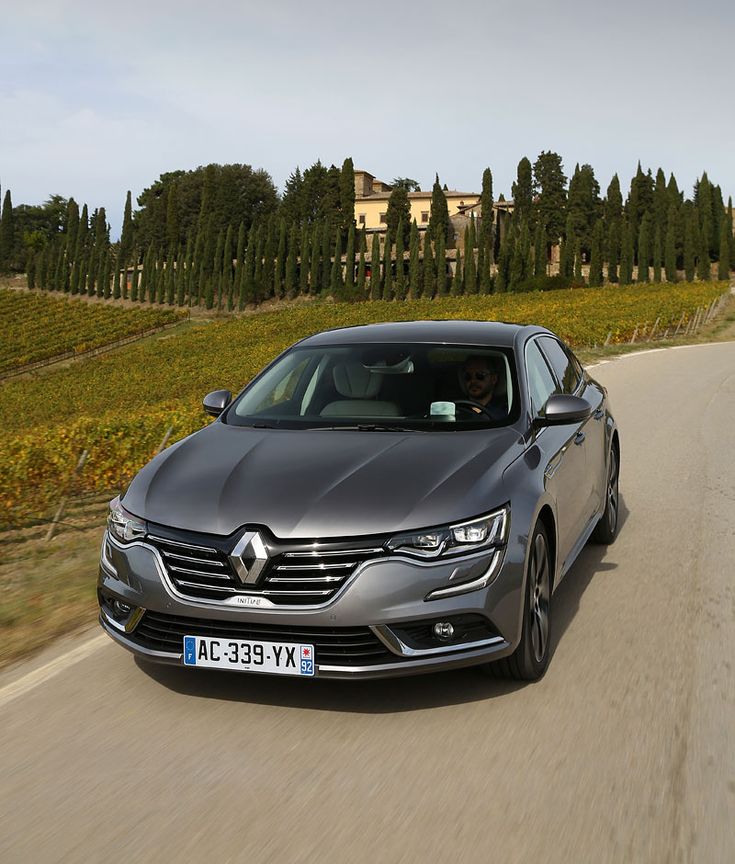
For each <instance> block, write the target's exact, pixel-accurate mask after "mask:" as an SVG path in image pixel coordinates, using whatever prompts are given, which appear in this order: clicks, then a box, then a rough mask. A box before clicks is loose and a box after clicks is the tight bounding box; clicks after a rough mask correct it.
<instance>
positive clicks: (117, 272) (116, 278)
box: [112, 247, 122, 300]
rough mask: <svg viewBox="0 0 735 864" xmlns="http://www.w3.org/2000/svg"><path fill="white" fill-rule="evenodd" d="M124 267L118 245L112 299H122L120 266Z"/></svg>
mask: <svg viewBox="0 0 735 864" xmlns="http://www.w3.org/2000/svg"><path fill="white" fill-rule="evenodd" d="M121 267H122V258H121V255H120V249H119V247H118V252H117V255H116V257H115V272H114V274H113V276H112V299H113V300H119V299H120V268H121Z"/></svg>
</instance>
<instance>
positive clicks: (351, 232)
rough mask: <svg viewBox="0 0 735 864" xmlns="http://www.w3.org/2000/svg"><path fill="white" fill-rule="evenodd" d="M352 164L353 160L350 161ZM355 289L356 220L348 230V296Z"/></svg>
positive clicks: (346, 257) (346, 279)
mask: <svg viewBox="0 0 735 864" xmlns="http://www.w3.org/2000/svg"><path fill="white" fill-rule="evenodd" d="M350 162H352V160H350ZM354 188H355V184H354V180H353V184H352V189H353V191H354ZM354 287H355V220H354V219H353V220H352V222H350V225H349V227H348V229H347V250H346V252H345V288H346V290H347V294H348V296H350V294H351V293H352V291H353V289H354Z"/></svg>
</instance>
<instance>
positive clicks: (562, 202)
mask: <svg viewBox="0 0 735 864" xmlns="http://www.w3.org/2000/svg"><path fill="white" fill-rule="evenodd" d="M533 180H534V192H535V195H536V218H537V219H538V220H539V221H540V222H541V223H542V224H543V225H545V226H546V238H547V240H548V242H549V243H552V244H556V243H558V242H559V238H560V237H561V236H562V233H563V232H564V227H565V223H566V206H567V191H566V190H567V178H566V176H565V174H564V170H563V167H562V161H561V156H559V154H558V153H552V152H551V151H542V152H541V153H540V154H539V156H538V158H537V159H536V161H535V162H534V165H533Z"/></svg>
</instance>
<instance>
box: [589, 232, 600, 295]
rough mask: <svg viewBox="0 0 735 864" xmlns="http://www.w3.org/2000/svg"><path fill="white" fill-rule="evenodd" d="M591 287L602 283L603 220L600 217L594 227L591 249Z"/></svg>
mask: <svg viewBox="0 0 735 864" xmlns="http://www.w3.org/2000/svg"><path fill="white" fill-rule="evenodd" d="M589 284H590V287H592V288H598V287H599V286H600V285H602V220H601V219H598V220H597V222H596V223H595V227H594V228H593V229H592V248H591V250H590V279H589Z"/></svg>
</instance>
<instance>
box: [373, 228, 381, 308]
mask: <svg viewBox="0 0 735 864" xmlns="http://www.w3.org/2000/svg"><path fill="white" fill-rule="evenodd" d="M380 297H381V288H380V236H379V235H378V234H373V245H372V250H371V252H370V299H371V300H380Z"/></svg>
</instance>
